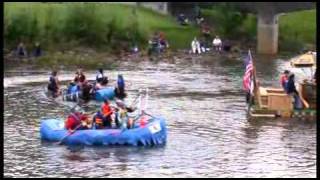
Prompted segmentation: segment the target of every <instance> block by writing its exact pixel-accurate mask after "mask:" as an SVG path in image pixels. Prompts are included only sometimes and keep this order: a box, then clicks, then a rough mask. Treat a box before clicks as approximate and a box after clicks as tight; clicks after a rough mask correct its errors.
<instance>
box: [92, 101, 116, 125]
mask: <svg viewBox="0 0 320 180" xmlns="http://www.w3.org/2000/svg"><path fill="white" fill-rule="evenodd" d="M112 115H113V109H112V108H111V106H110V102H109V99H108V98H105V99H104V102H103V104H102V106H101V110H100V111H98V112H97V114H96V115H95V117H94V123H95V124H96V128H97V129H101V128H104V127H107V128H111V127H112Z"/></svg>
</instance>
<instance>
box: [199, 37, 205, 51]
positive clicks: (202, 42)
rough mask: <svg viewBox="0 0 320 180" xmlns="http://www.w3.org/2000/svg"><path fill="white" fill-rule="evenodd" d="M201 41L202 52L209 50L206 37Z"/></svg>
mask: <svg viewBox="0 0 320 180" xmlns="http://www.w3.org/2000/svg"><path fill="white" fill-rule="evenodd" d="M199 43H200V50H201V52H203V53H205V52H207V47H206V42H205V40H204V38H202V39H201V40H200V42H199Z"/></svg>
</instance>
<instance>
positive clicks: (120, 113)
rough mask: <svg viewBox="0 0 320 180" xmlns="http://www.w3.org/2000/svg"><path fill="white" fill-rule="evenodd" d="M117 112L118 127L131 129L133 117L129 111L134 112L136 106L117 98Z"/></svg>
mask: <svg viewBox="0 0 320 180" xmlns="http://www.w3.org/2000/svg"><path fill="white" fill-rule="evenodd" d="M116 105H117V107H118V108H117V112H116V113H115V114H116V116H115V117H116V118H115V122H116V125H117V127H118V128H120V127H121V128H122V129H130V128H132V126H133V119H132V118H129V116H128V113H131V112H134V111H135V110H136V108H135V107H130V106H127V105H126V104H125V103H124V102H123V101H121V100H119V99H118V100H116Z"/></svg>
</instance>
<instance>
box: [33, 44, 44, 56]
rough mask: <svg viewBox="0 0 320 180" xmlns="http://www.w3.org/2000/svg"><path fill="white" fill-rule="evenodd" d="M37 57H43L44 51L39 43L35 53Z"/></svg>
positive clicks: (36, 45)
mask: <svg viewBox="0 0 320 180" xmlns="http://www.w3.org/2000/svg"><path fill="white" fill-rule="evenodd" d="M33 55H34V56H35V57H40V56H41V55H42V49H41V46H40V43H39V42H36V44H35V49H34V51H33Z"/></svg>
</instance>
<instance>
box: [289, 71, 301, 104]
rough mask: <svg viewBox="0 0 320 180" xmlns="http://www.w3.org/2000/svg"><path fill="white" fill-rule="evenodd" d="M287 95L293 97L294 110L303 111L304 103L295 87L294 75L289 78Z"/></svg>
mask: <svg viewBox="0 0 320 180" xmlns="http://www.w3.org/2000/svg"><path fill="white" fill-rule="evenodd" d="M285 87H286V88H285V89H286V93H287V94H288V95H290V96H291V97H293V99H294V108H295V109H302V108H303V106H302V101H301V99H300V96H299V93H298V91H297V89H296V86H295V80H294V74H290V75H289V77H288V82H287V83H286V86H285Z"/></svg>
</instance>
